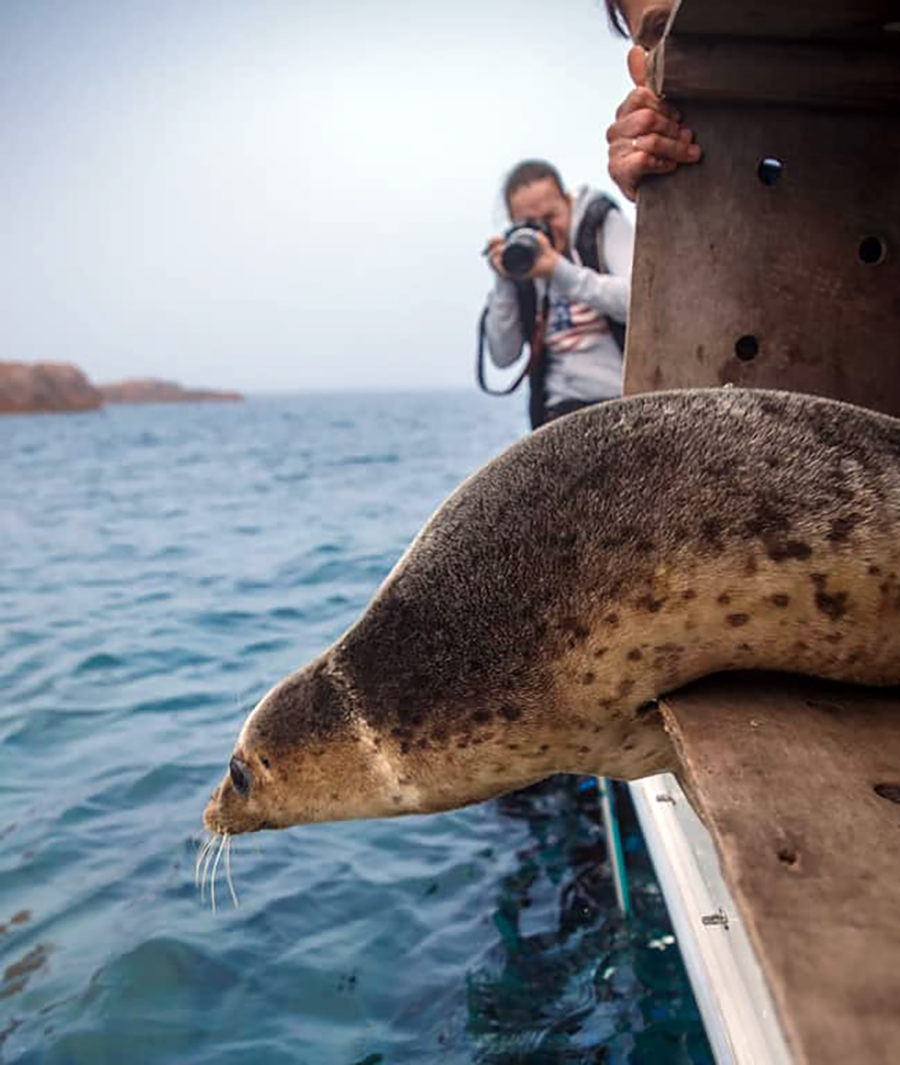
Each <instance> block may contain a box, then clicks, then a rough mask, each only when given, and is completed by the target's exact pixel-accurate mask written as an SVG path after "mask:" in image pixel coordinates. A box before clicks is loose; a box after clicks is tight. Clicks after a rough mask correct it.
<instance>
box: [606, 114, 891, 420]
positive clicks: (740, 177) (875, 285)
mask: <svg viewBox="0 0 900 1065" xmlns="http://www.w3.org/2000/svg"><path fill="white" fill-rule="evenodd" d="M682 110H683V112H684V115H685V120H686V122H688V123H689V124H690V126H691V128H693V129H694V130H696V132H697V140H698V142H699V143H700V144H701V146H702V147H703V151H704V159H703V161H702V162H701V163H700V164H699V165H697V166H687V167H683V168H681V169H680V170H679V171H678V172H677V173H675V174H673V175H671V176H667V177H662V178H655V179H650V180H648V181H646V182H645V183H644V185H643V186H642V188H641V192H640V198H639V203H638V216H637V240H636V249H635V260H634V270H633V274H632V295H631V315H630V318H629V327H628V347H627V353H626V360H625V389H626V392H629V393H633V392H645V391H653V390H658V389H663V388H684V387H690V386H703V385H707V386H717V385H723V384H727V383H733V384H739V385H745V386H748V387H754V388H785V389H791V390H795V391H800V392H813V393H817V394H820V395H826V396H832V397H834V398H836V399H843V400H846V401H848V402H851V403H858V404H861V405H863V406H868V407H872V408H875V409H879V410H884V411H887V412H888V413H891V414H894V415H897V416H900V181H898V179H897V161H898V160H900V119H897V118H893V117H892V118H890V119H887V118H885V117H884V116H873V115H865V114H846V113H844V114H832V113H829V112H825V111H818V112H804V113H802V114H799V115H798V113H797V112H795V111H794V110H793V109H791V108H771V107H736V106H731V107H729V106H726V105H721V104H710V103H691V104H690V105H687V104H685V105H684V106H683V108H682ZM767 159H773V160H777V161H778V163H779V164H780V166H781V169H780V171H779V170H775V169H774V168H773V170H772V172H771V173H766V170H765V167H763V170H762V171H761V169H760V168H761V164H762V163H763V161H764V160H767ZM761 173H762V176H763V177H765V178H766V179H767V180H775V184H774V185H771V184H765V183H764V181H763V180H762V178H761V176H760V175H761ZM866 258H868V259H874V260H876V261H870V262H867V261H864V260H865V259H866Z"/></svg>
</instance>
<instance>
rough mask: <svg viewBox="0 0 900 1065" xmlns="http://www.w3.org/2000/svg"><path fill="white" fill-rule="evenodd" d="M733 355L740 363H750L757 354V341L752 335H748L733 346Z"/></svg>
mask: <svg viewBox="0 0 900 1065" xmlns="http://www.w3.org/2000/svg"><path fill="white" fill-rule="evenodd" d="M734 353H735V355H737V357H738V358H739V359H740V360H741V362H752V361H753V360H754V359H755V358H756V356H757V355H758V354H759V341H758V340H757V339H756V337H755V336H753V334H752V333H748V334H747V335H746V336H742V337H740V339H739V340H738V341H737V343H736V344H735V345H734Z"/></svg>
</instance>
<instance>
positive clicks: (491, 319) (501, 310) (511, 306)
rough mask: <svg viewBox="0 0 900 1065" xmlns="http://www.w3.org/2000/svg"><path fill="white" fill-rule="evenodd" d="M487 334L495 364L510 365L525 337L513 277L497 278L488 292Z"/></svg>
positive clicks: (517, 355)
mask: <svg viewBox="0 0 900 1065" xmlns="http://www.w3.org/2000/svg"><path fill="white" fill-rule="evenodd" d="M485 335H486V338H487V344H488V352H489V353H490V356H491V361H492V362H493V363H494V365H495V366H501V367H502V366H509V365H510V364H511V363H514V362H515V361H516V359H517V358H518V357H519V355H521V353H522V346H523V344H524V342H525V338H524V336H523V335H522V323H521V321H520V318H519V301H518V298H517V296H516V288H515V285H514V284H513V283H512V282H511V281H506V280H504V279H503V278H497V282H496V284H495V286H494V289H493V291H492V292H491V294H490V295H489V296H488V312H487V317H486V319H485Z"/></svg>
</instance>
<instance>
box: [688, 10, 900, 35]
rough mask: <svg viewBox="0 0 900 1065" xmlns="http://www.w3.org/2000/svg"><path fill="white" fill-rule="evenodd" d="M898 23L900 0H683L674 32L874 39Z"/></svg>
mask: <svg viewBox="0 0 900 1065" xmlns="http://www.w3.org/2000/svg"><path fill="white" fill-rule="evenodd" d="M892 24H900V0H788V2H785V0H750V2H746V3H723V2H722V0H681V3H680V4H679V5H678V9H677V12H676V14H675V17H674V20H673V26H672V31H671V32H672V34H673V35H678V34H682V33H692V34H714V35H723V36H732V37H770V38H771V37H781V38H795V39H801V40H807V39H809V38H810V37H840V38H841V39H843V40H844V41H848V40H850V39H851V38H853V39H858V40H859V39H869V40H877V39H879V38H881V37H882V36H883V35H884V34H885V33H888V32H891V31H890V30H886V29H885V27H888V26H891V25H892Z"/></svg>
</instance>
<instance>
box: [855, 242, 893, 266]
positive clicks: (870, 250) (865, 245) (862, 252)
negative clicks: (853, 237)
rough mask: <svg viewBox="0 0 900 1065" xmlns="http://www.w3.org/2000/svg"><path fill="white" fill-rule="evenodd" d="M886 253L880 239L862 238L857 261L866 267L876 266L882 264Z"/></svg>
mask: <svg viewBox="0 0 900 1065" xmlns="http://www.w3.org/2000/svg"><path fill="white" fill-rule="evenodd" d="M886 252H887V249H886V248H885V246H884V241H883V240H882V239H881V237H864V238H863V239H862V240H861V241H860V242H859V261H860V262H861V263H865V265H866V266H877V265H878V264H879V263H882V262H884V257H885V254H886Z"/></svg>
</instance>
